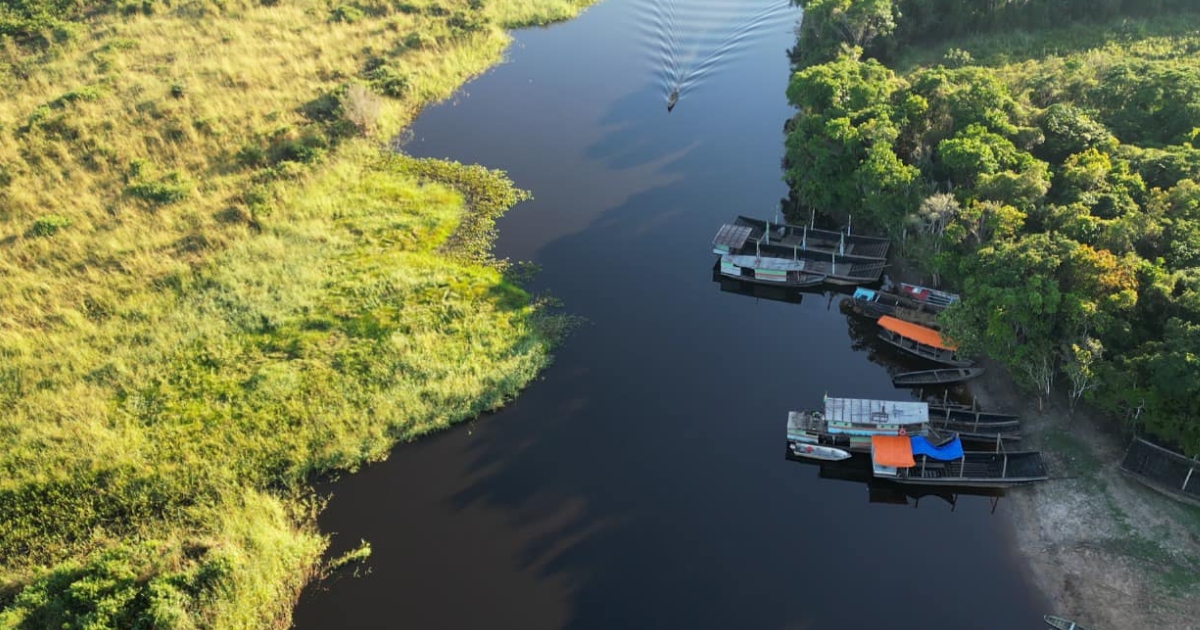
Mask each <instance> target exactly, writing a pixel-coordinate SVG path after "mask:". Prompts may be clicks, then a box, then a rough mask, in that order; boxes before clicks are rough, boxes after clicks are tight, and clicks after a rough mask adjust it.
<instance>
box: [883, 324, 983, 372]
mask: <svg viewBox="0 0 1200 630" xmlns="http://www.w3.org/2000/svg"><path fill="white" fill-rule="evenodd" d="M879 327H880V328H881V330H880V331H879V338H880V339H883V340H884V341H886V342H888V343H890V344H892V345H893V346H896V347H897V348H900V349H901V350H904V351H905V352H908V353H909V354H914V355H916V356H918V357H921V358H923V359H928V360H930V361H935V362H937V363H942V364H945V365H951V366H954V367H970V366H972V365H974V363H975V362H974V361H970V360H966V359H961V358H959V357H958V356H957V355H956V354H955V352H954V351H955V350H956V349H957V346H954V345H953V344H950V343H949V342H947V341H946V340H945V339H943V338H942V335H941V333H939V332H938V331H936V330H933V329H932V328H927V327H925V326H921V325H919V324H914V323H912V322H906V321H903V320H899V319H896V318H895V317H892V316H890V315H884V316H883V317H880V318H879Z"/></svg>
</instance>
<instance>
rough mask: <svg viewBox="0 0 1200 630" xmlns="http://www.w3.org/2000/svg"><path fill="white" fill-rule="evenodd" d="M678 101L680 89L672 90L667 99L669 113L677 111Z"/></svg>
mask: <svg viewBox="0 0 1200 630" xmlns="http://www.w3.org/2000/svg"><path fill="white" fill-rule="evenodd" d="M678 101H679V90H678V89H674V90H671V95H670V96H668V97H667V113H670V112H671V110H672V109H675V103H677V102H678Z"/></svg>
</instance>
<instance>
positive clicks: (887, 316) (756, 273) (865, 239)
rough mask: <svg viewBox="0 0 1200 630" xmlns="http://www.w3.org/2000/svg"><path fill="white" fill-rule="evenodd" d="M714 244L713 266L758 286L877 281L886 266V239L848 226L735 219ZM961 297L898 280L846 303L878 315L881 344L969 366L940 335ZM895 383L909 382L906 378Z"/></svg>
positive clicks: (920, 380)
mask: <svg viewBox="0 0 1200 630" xmlns="http://www.w3.org/2000/svg"><path fill="white" fill-rule="evenodd" d="M712 247H713V253H715V254H718V255H719V256H720V259H719V260H718V261H717V263H716V265H715V267H714V271H715V272H716V273H717V274H718V275H719V276H720V277H723V278H731V279H736V280H739V281H742V282H745V283H748V284H751V285H758V286H771V287H780V288H784V289H806V288H812V287H817V286H820V285H824V284H831V285H841V286H856V287H857V285H863V284H873V283H877V282H879V280H880V278H881V277H882V276H883V270H884V268H885V267H886V266H887V254H888V248H889V242H888V240H887V239H886V238H881V237H876V236H865V235H861V234H851V233H850V231H849V230H848V229H846V230H839V231H833V230H821V229H816V228H813V227H811V226H803V225H801V226H797V225H790V224H787V223H778V222H775V223H772V222H771V221H766V220H762V219H754V218H751V217H746V216H739V217H737V218H736V219H735V220H734V221H733V222H732V223H726V224H724V225H722V226H721V228H720V229H719V230H717V234H716V236H714V237H713V241H712ZM958 301H959V296H958V295H955V294H953V293H947V292H945V291H938V290H936V289H931V288H928V287H922V286H918V285H914V284H905V283H902V284H900V285H899V287H898V288H897V289H896V291H895V292H889V291H882V290H876V289H868V288H865V287H857V289H856V290H855V292H854V298H853V300H852V301H851V302H850V305H851V308H852V309H853V310H854V311H855V312H857V313H859V314H861V315H863V316H866V317H870V318H872V319H877V320H879V327H880V333H879V337H880V338H881V339H883V340H884V341H886V342H888V343H890V344H892V345H894V346H896V347H897V348H900V349H901V350H903V351H905V352H908V353H910V354H914V355H916V356H918V357H921V358H924V359H928V360H931V361H934V362H937V363H940V364H942V365H946V366H951V367H955V368H967V367H970V366H972V365H973V362H972V361H970V360H968V359H964V358H962V357H959V356H958V355H957V354H956V353H955V350H956V347H955V345H954V344H953V343H950V342H949V341H947V340H945V339H944V338H942V336H941V333H940V332H938V328H939V326H938V323H937V316H938V314H939V313H941V312H942V311H943V310H945V309H946V308H948V307H950V306H951V305H952V304H954V303H955V302H958ZM976 375H978V372H974V371H967V372H949V371H940V372H933V373H929V374H916V375H910V376H907V377H906V378H905V379H901V381H911V384H912V386H921V385H928V384H931V383H937V382H942V383H946V382H952V381H954V380H964V379H966V378H972V377H974V376H976ZM943 379H944V380H943ZM898 385H900V386H909V384H908V383H905V382H902V383H898Z"/></svg>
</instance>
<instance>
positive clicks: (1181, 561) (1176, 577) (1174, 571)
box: [1102, 534, 1200, 597]
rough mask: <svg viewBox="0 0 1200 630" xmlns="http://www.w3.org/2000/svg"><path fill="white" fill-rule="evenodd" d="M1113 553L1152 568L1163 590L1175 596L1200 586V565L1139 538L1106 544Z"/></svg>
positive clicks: (1131, 536) (1126, 537) (1136, 536)
mask: <svg viewBox="0 0 1200 630" xmlns="http://www.w3.org/2000/svg"><path fill="white" fill-rule="evenodd" d="M1102 544H1103V546H1104V547H1105V548H1106V549H1107V550H1108V551H1110V552H1113V553H1116V554H1119V555H1123V556H1125V557H1128V558H1131V559H1133V560H1137V561H1139V562H1140V563H1144V564H1145V565H1148V566H1149V567H1152V568H1151V571H1152V572H1153V573H1154V577H1155V579H1156V581H1157V582H1158V584H1159V586H1160V587H1162V588H1164V589H1166V590H1167V591H1169V592H1170V593H1171V594H1172V596H1175V597H1179V596H1183V595H1187V594H1189V593H1191V592H1193V590H1194V589H1195V587H1196V586H1197V585H1200V565H1197V563H1196V561H1195V559H1190V558H1178V557H1176V556H1175V555H1173V554H1171V553H1169V552H1168V551H1167V550H1166V549H1164V548H1163V546H1162V545H1161V544H1160V543H1158V542H1155V541H1153V540H1148V539H1146V538H1143V537H1141V536H1138V535H1136V534H1133V535H1130V536H1124V537H1122V538H1114V539H1110V540H1108V541H1105V542H1104V543H1102Z"/></svg>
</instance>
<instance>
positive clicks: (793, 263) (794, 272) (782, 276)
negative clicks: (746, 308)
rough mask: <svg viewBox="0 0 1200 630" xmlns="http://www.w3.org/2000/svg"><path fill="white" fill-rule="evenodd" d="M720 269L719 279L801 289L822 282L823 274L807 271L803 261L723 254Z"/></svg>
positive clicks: (807, 262) (806, 263)
mask: <svg viewBox="0 0 1200 630" xmlns="http://www.w3.org/2000/svg"><path fill="white" fill-rule="evenodd" d="M720 265H721V267H720V269H719V270H718V273H720V274H721V275H722V276H724V277H726V278H735V279H737V280H741V281H743V282H749V283H751V284H762V285H767V286H778V287H784V288H792V289H805V288H809V287H815V286H818V285H820V284H822V283H824V282H825V274H823V273H816V272H812V271H808V268H809V267H811V264H810V262H809V261H807V260H789V259H787V258H762V257H758V256H753V255H734V254H725V255H723V256H721V261H720Z"/></svg>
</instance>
